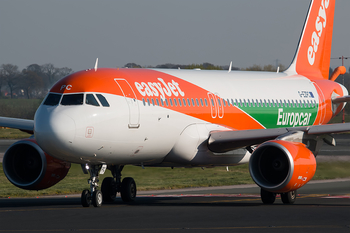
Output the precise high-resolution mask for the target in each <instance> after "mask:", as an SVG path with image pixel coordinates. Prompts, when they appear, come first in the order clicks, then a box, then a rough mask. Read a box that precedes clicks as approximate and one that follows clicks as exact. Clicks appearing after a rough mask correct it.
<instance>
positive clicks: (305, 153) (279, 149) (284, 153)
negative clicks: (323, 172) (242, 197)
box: [249, 140, 316, 193]
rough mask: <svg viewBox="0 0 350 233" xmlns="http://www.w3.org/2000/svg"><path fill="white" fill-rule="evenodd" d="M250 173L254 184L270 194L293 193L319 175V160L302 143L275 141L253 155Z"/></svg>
mask: <svg viewBox="0 0 350 233" xmlns="http://www.w3.org/2000/svg"><path fill="white" fill-rule="evenodd" d="M249 172H250V175H251V177H252V178H253V180H254V182H255V183H256V184H257V185H259V186H260V187H261V188H263V189H265V190H266V191H269V192H275V193H285V192H289V191H294V190H297V189H299V188H301V187H302V186H304V185H305V184H306V183H307V182H309V181H310V180H311V179H312V177H313V176H314V174H315V172H316V159H315V156H314V155H313V154H312V152H311V151H310V150H309V149H308V148H306V146H305V145H304V144H303V143H299V142H289V141H282V140H272V141H268V142H265V143H263V144H261V145H260V146H259V147H258V148H257V149H256V150H255V151H254V152H253V154H252V155H251V157H250V161H249Z"/></svg>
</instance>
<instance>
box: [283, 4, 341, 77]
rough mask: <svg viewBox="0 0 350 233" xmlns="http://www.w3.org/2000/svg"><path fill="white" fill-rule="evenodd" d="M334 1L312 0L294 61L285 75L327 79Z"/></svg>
mask: <svg viewBox="0 0 350 233" xmlns="http://www.w3.org/2000/svg"><path fill="white" fill-rule="evenodd" d="M334 9H335V0H312V1H311V3H310V7H309V12H308V14H307V17H306V20H305V24H304V29H303V32H302V34H301V37H300V41H299V45H298V48H297V51H296V53H295V56H294V59H293V61H292V63H291V65H290V66H289V68H288V69H287V70H286V73H290V74H293V73H295V74H300V75H303V76H306V77H308V78H311V79H328V76H329V65H330V58H331V49H332V34H333V21H334Z"/></svg>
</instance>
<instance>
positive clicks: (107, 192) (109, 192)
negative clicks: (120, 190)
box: [101, 177, 117, 203]
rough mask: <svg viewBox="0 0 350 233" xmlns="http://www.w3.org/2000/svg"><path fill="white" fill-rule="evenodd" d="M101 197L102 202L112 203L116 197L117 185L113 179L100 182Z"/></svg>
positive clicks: (108, 178)
mask: <svg viewBox="0 0 350 233" xmlns="http://www.w3.org/2000/svg"><path fill="white" fill-rule="evenodd" d="M101 191H102V197H103V202H106V203H111V202H114V200H115V198H116V195H117V183H116V182H115V180H114V179H113V177H106V178H104V180H103V182H102V187H101Z"/></svg>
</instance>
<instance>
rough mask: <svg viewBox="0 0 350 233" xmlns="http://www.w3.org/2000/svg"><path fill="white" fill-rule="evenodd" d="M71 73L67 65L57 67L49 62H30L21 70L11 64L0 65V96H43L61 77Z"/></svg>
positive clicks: (35, 97) (32, 97)
mask: <svg viewBox="0 0 350 233" xmlns="http://www.w3.org/2000/svg"><path fill="white" fill-rule="evenodd" d="M71 73H73V70H72V69H70V68H67V67H63V68H57V67H55V66H54V65H53V64H51V63H47V64H44V65H38V64H32V65H29V66H27V67H26V68H25V69H23V70H22V71H20V70H19V68H18V66H16V65H13V64H2V65H1V66H0V98H11V99H12V98H27V99H37V98H43V97H44V96H45V95H46V94H47V92H48V91H49V89H50V88H51V87H52V85H53V84H55V83H56V82H57V81H58V80H60V79H61V78H63V77H65V76H67V75H69V74H71Z"/></svg>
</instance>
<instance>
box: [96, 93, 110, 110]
mask: <svg viewBox="0 0 350 233" xmlns="http://www.w3.org/2000/svg"><path fill="white" fill-rule="evenodd" d="M96 96H97V98H98V100H99V101H100V103H101V104H102V106H103V107H109V103H108V101H107V100H106V98H105V97H104V96H103V95H101V94H96Z"/></svg>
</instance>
